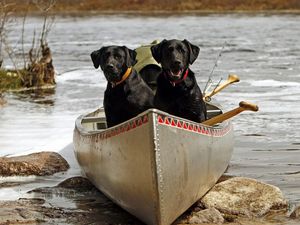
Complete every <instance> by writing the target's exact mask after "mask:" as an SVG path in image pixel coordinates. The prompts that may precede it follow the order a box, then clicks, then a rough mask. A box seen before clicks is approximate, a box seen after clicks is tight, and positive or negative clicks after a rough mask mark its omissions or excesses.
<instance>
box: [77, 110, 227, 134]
mask: <svg viewBox="0 0 300 225" xmlns="http://www.w3.org/2000/svg"><path fill="white" fill-rule="evenodd" d="M206 107H207V117H208V119H210V118H212V117H215V116H217V115H219V114H222V113H223V112H222V110H221V107H220V106H218V105H215V104H206ZM80 125H81V126H82V128H83V130H84V133H86V132H92V133H93V132H97V131H100V130H104V129H106V128H107V126H106V118H105V112H104V109H103V108H99V109H97V110H96V111H94V112H92V113H89V114H87V115H85V116H84V117H83V118H82V119H81V124H80ZM216 126H218V125H216Z"/></svg>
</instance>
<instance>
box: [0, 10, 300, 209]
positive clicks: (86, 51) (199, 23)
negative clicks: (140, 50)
mask: <svg viewBox="0 0 300 225" xmlns="http://www.w3.org/2000/svg"><path fill="white" fill-rule="evenodd" d="M299 22H300V15H203V16H197V15H195V16H194V15H188V16H178V15H174V16H167V17H166V16H165V17H162V16H155V17H154V16H153V17H152V16H146V17H144V16H126V15H119V16H118V15H106V16H100V15H99V16H96V15H93V16H82V17H79V16H76V17H71V16H56V18H55V22H54V24H53V26H52V29H51V32H50V34H49V37H48V41H49V46H50V48H51V49H52V53H53V61H54V66H55V68H56V71H57V74H58V76H57V77H56V81H57V87H56V89H55V91H49V92H48V93H45V94H43V95H38V94H30V95H28V94H24V93H18V94H13V93H8V94H6V95H5V96H6V99H7V101H8V103H7V104H6V106H5V107H3V108H1V109H0V119H1V123H0V156H4V155H18V154H25V153H29V152H37V151H56V152H60V151H62V150H63V149H64V150H66V149H68V150H69V151H72V144H71V143H72V132H73V128H74V121H75V119H76V117H77V116H79V115H80V114H82V113H86V112H89V111H91V110H93V109H95V108H97V107H99V106H101V105H102V101H103V92H104V90H105V87H106V82H105V79H104V76H103V74H102V73H101V71H99V70H95V69H94V68H93V65H92V62H91V60H90V53H91V52H92V51H93V50H96V49H99V48H100V47H101V46H103V45H112V44H113V45H126V46H128V47H129V48H136V47H138V46H139V45H141V44H147V43H150V42H152V41H153V40H156V39H158V40H162V39H164V38H166V39H173V38H175V39H188V40H189V41H190V42H191V43H193V44H196V45H198V46H199V47H200V48H201V51H200V55H199V58H198V59H197V60H196V62H195V63H194V64H193V65H192V66H191V68H192V70H193V71H194V72H195V74H197V80H198V83H199V85H200V87H201V88H202V90H203V88H204V86H205V83H206V80H207V78H208V75H209V74H210V72H211V70H212V68H213V66H214V64H215V59H216V57H217V55H218V54H219V53H220V51H221V49H222V47H223V46H224V49H223V51H222V54H221V57H220V58H219V60H218V66H217V67H216V69H215V71H214V73H213V80H214V82H215V83H217V82H218V81H219V79H220V78H223V80H225V79H226V78H227V75H228V74H229V73H234V74H237V75H238V76H239V77H240V79H241V81H240V82H239V83H237V84H235V85H232V86H231V87H228V88H226V89H225V90H223V91H222V92H221V93H219V94H217V95H216V96H215V99H216V100H218V101H219V102H220V103H221V104H222V105H223V107H224V109H225V110H229V109H232V108H234V107H236V106H237V105H238V103H239V102H240V101H249V102H252V103H255V104H257V105H258V106H259V108H260V110H259V112H257V113H253V112H244V113H242V114H241V115H239V116H237V117H235V118H234V119H233V124H234V129H235V149H234V153H233V156H232V160H231V163H230V167H229V170H228V171H227V173H228V174H230V175H238V176H246V177H251V178H256V179H259V180H261V181H265V182H268V183H270V184H273V185H276V186H278V187H279V188H281V189H282V191H283V192H284V195H285V196H286V198H287V199H289V200H290V202H291V203H300V38H299V37H300V29H299ZM41 25H42V18H38V17H29V18H28V19H27V22H26V31H25V40H24V43H25V48H27V49H28V48H29V47H30V46H31V42H32V34H33V31H34V30H37V31H38V30H39V29H40V27H41ZM10 29H11V32H10V37H11V42H12V43H14V42H18V43H19V44H17V45H13V47H14V48H15V49H16V50H17V51H20V52H21V44H20V43H21V41H20V40H21V35H20V30H21V24H20V23H19V24H16V25H14V26H11V27H10ZM224 43H225V44H224ZM6 63H7V64H9V62H6ZM76 173H79V171H77V172H75V173H73V174H76ZM53 182H56V180H55V181H53ZM11 196H13V195H7V194H0V198H1V199H7V198H11Z"/></svg>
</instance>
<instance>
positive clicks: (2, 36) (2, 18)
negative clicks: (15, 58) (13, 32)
mask: <svg viewBox="0 0 300 225" xmlns="http://www.w3.org/2000/svg"><path fill="white" fill-rule="evenodd" d="M10 6H11V5H10V4H8V3H6V1H5V0H2V1H1V2H0V68H1V66H2V63H3V54H4V52H3V46H4V43H5V40H6V35H7V30H6V26H7V24H8V23H9V22H10V20H11V19H10V14H11V11H10Z"/></svg>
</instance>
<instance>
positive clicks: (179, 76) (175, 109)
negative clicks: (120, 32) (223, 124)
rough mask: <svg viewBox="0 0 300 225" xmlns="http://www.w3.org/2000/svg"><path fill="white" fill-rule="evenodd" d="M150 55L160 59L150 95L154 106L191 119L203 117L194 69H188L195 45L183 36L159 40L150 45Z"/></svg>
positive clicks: (197, 49)
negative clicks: (158, 73)
mask: <svg viewBox="0 0 300 225" xmlns="http://www.w3.org/2000/svg"><path fill="white" fill-rule="evenodd" d="M151 51H152V55H153V57H154V59H155V60H156V61H157V62H158V63H161V66H162V72H161V73H160V75H159V76H158V78H157V90H156V94H155V97H154V105H155V107H156V108H158V109H160V110H163V111H165V112H168V113H170V114H172V115H175V116H179V117H182V118H186V119H189V120H192V121H195V122H202V121H204V120H206V106H205V102H204V101H203V96H202V92H201V90H200V88H199V86H198V84H197V81H196V78H195V75H194V73H193V72H192V71H191V70H190V69H189V65H190V64H192V63H193V62H194V61H195V60H196V58H197V57H198V54H199V51H200V49H199V47H197V46H195V45H192V44H191V43H190V42H188V41H187V40H183V41H179V40H163V41H162V42H161V43H159V44H157V45H154V46H152V47H151Z"/></svg>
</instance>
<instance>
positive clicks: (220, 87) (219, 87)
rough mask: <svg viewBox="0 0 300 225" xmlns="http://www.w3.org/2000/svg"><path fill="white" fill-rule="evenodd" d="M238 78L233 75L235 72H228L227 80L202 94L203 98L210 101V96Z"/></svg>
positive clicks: (238, 79) (237, 80)
mask: <svg viewBox="0 0 300 225" xmlns="http://www.w3.org/2000/svg"><path fill="white" fill-rule="evenodd" d="M239 81H240V78H239V77H238V76H237V75H235V74H229V75H228V78H227V80H226V81H225V82H224V83H223V84H221V85H220V86H218V87H217V88H215V89H214V90H213V91H212V92H210V93H209V94H207V95H205V96H204V100H205V101H210V98H211V97H212V96H213V95H215V94H217V93H218V92H220V91H221V90H223V89H224V88H226V87H227V86H228V85H229V84H232V83H235V82H239Z"/></svg>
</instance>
